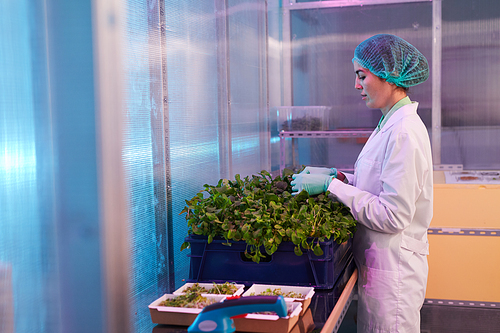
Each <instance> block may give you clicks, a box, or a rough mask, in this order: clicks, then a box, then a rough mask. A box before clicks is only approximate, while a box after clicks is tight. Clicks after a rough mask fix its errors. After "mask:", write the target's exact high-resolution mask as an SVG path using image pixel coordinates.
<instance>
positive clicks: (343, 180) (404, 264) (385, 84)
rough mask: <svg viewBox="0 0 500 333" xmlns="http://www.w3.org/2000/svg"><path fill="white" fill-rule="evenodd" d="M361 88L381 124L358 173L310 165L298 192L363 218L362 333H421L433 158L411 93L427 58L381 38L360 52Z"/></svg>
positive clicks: (425, 71)
mask: <svg viewBox="0 0 500 333" xmlns="http://www.w3.org/2000/svg"><path fill="white" fill-rule="evenodd" d="M352 62H353V65H354V72H355V73H356V81H355V88H356V89H357V90H358V91H359V92H360V93H361V98H362V99H363V100H364V101H365V102H366V106H368V107H369V108H377V109H380V110H381V111H382V118H381V120H380V122H379V124H378V126H377V128H376V129H375V130H374V131H373V133H372V134H371V136H370V138H369V140H368V141H367V143H366V144H365V146H364V147H363V150H362V151H361V153H360V154H359V157H358V159H357V161H356V163H355V165H354V174H353V175H351V174H347V173H346V174H344V173H341V172H338V171H337V170H336V169H334V168H332V169H326V168H314V167H307V168H305V169H304V170H303V171H302V172H301V173H300V174H296V175H293V178H294V180H293V182H292V185H293V190H294V191H299V192H300V191H302V190H306V191H307V192H309V194H311V195H314V194H319V193H322V192H325V191H327V190H328V191H330V192H331V193H332V195H333V196H334V197H335V198H337V200H339V201H341V202H342V203H344V204H345V205H347V206H348V207H349V208H350V209H351V212H352V214H353V215H354V217H355V218H356V220H358V222H359V223H358V226H357V231H356V233H355V235H354V240H353V252H354V258H355V261H356V265H357V267H358V272H359V275H358V277H359V279H358V296H359V298H358V321H357V326H358V332H363V333H366V332H415V333H419V332H420V309H421V307H422V304H423V301H424V297H425V288H426V284H427V273H428V265H427V255H428V253H429V252H428V249H429V245H428V242H427V229H428V227H429V224H430V221H431V218H432V196H433V192H432V187H433V184H432V170H433V169H432V159H431V147H430V142H429V136H428V133H427V129H426V127H425V125H424V124H423V122H422V120H421V119H420V117H419V116H418V115H417V107H418V103H416V102H412V101H410V99H409V98H408V97H407V95H406V91H407V89H408V87H410V86H415V85H417V84H420V83H422V82H424V81H425V80H426V79H427V78H428V76H429V66H428V63H427V60H426V59H425V57H424V56H423V55H422V54H421V53H420V52H419V51H418V50H417V49H416V48H415V47H414V46H413V45H411V44H409V43H408V42H406V41H405V40H403V39H401V38H399V37H397V36H394V35H388V34H380V35H375V36H373V37H371V38H368V39H367V40H365V41H363V42H362V43H361V44H359V45H358V46H357V47H356V50H355V51H354V58H353V60H352Z"/></svg>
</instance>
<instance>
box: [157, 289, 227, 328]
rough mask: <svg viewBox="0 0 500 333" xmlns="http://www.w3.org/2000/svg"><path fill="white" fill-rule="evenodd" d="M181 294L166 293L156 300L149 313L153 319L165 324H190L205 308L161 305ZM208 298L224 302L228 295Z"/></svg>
mask: <svg viewBox="0 0 500 333" xmlns="http://www.w3.org/2000/svg"><path fill="white" fill-rule="evenodd" d="M178 296H179V295H173V294H165V295H163V296H162V297H160V298H158V299H157V300H155V301H154V302H153V303H151V304H150V305H149V313H150V314H151V321H152V322H153V323H155V324H165V325H181V326H189V325H191V324H192V323H193V321H194V320H195V319H196V316H198V314H199V313H200V312H201V310H203V308H200V309H195V308H180V307H171V306H162V305H160V303H161V302H163V301H164V300H166V299H172V298H175V297H178ZM206 297H207V298H208V299H212V300H214V301H216V302H222V301H223V300H224V299H225V298H226V296H222V295H209V296H206Z"/></svg>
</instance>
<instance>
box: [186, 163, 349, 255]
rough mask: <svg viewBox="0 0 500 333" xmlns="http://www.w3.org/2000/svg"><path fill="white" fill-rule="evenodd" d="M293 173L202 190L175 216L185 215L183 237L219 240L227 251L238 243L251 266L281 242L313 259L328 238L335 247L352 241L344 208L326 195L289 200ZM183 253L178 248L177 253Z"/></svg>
mask: <svg viewBox="0 0 500 333" xmlns="http://www.w3.org/2000/svg"><path fill="white" fill-rule="evenodd" d="M293 173H294V172H293V171H292V170H290V169H285V170H284V171H283V174H282V175H281V176H277V177H275V178H273V177H272V176H271V174H270V173H269V172H267V171H265V170H263V171H261V172H260V173H259V174H258V175H253V176H252V177H248V176H247V177H245V178H244V179H241V177H240V175H236V176H235V180H232V181H231V180H227V179H221V180H219V182H218V184H217V185H216V186H212V185H208V184H205V185H204V188H205V189H204V190H202V191H200V192H199V193H198V194H197V195H195V196H194V197H193V198H192V199H191V200H186V206H185V207H184V209H183V210H182V212H181V213H180V214H184V213H185V214H186V221H187V223H188V227H189V230H188V234H195V235H204V236H207V237H208V243H211V242H212V241H213V239H214V238H216V237H220V238H223V239H225V240H226V241H228V242H227V243H226V244H227V245H228V246H230V245H231V243H230V242H229V240H232V241H244V242H246V244H247V247H246V251H245V256H246V257H247V258H251V259H252V260H253V261H255V262H257V263H258V262H260V259H261V258H263V257H265V255H264V254H263V253H262V251H261V250H262V249H264V251H265V253H267V254H268V255H271V254H273V253H274V252H275V251H276V250H277V249H278V246H279V245H280V244H281V243H282V242H288V241H291V242H293V244H294V245H295V247H294V252H295V254H296V255H298V256H300V255H302V253H303V252H302V250H303V249H305V250H312V251H313V252H314V254H315V255H318V256H319V255H322V254H323V250H322V249H321V246H320V242H324V241H325V240H326V239H330V238H331V237H333V239H334V240H335V241H336V242H337V243H339V244H340V243H343V242H344V241H346V240H348V239H349V238H350V237H352V236H353V234H354V232H355V230H356V220H355V219H354V218H353V216H352V215H351V213H350V210H349V208H348V207H347V206H345V205H343V204H342V203H340V202H337V201H334V200H332V199H331V198H329V197H328V194H329V192H327V193H325V194H320V195H317V196H309V194H308V193H307V192H306V191H302V192H300V193H299V194H297V195H292V186H291V185H290V182H291V181H292V174H293ZM203 192H206V195H204V193H203ZM188 247H189V243H188V242H184V243H183V244H182V246H181V251H182V250H184V249H185V248H188Z"/></svg>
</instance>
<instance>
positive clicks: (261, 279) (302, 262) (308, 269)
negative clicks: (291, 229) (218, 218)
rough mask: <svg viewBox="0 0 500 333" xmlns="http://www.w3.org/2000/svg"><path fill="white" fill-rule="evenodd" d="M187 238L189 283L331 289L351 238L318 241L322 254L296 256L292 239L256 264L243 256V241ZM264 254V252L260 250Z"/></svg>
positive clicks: (344, 260) (345, 259)
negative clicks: (345, 240)
mask: <svg viewBox="0 0 500 333" xmlns="http://www.w3.org/2000/svg"><path fill="white" fill-rule="evenodd" d="M186 241H187V242H189V243H190V244H191V255H189V256H190V269H189V279H188V282H216V283H223V282H226V281H231V282H236V283H241V284H244V285H245V286H251V285H252V284H254V283H259V284H281V285H295V286H312V287H315V288H318V289H331V288H333V286H334V285H335V282H336V281H337V279H338V278H339V276H340V275H341V273H342V271H343V270H344V268H345V266H346V265H347V263H348V262H349V258H350V254H351V247H352V239H350V240H349V241H347V242H344V243H342V244H337V243H336V242H335V241H333V240H329V241H326V242H321V243H320V246H321V248H322V250H323V255H321V256H316V255H315V254H314V253H313V252H312V251H310V250H309V251H304V254H303V255H302V256H297V255H295V253H294V251H293V249H294V244H293V243H292V242H284V243H281V244H280V246H279V247H278V250H277V251H276V252H275V253H273V254H272V255H271V256H269V257H268V260H266V261H261V262H260V263H255V262H253V261H251V260H250V259H247V258H245V255H244V252H245V249H246V243H245V242H234V241H230V242H229V243H231V246H228V245H224V244H225V243H227V241H226V240H224V239H214V240H213V241H212V243H210V244H208V242H207V237H205V236H197V235H192V236H191V237H187V238H186ZM263 253H265V252H264V251H263Z"/></svg>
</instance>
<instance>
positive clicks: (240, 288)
mask: <svg viewBox="0 0 500 333" xmlns="http://www.w3.org/2000/svg"><path fill="white" fill-rule="evenodd" d="M195 283H196V282H194V283H191V282H189V283H186V284H184V285H183V286H182V287H180V288H179V289H177V290H176V291H174V295H182V294H184V290H186V289H187V288H190V287H192V286H193V285H194V284H195ZM217 284H219V283H217ZM198 285H199V286H200V287H203V288H205V289H206V290H210V289H212V288H214V283H198ZM234 286H235V287H236V288H238V290H236V292H234V293H233V294H232V295H226V296H239V295H241V294H243V292H244V291H245V285H244V284H236V283H235V284H234ZM202 295H203V296H210V295H223V294H205V293H202Z"/></svg>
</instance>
